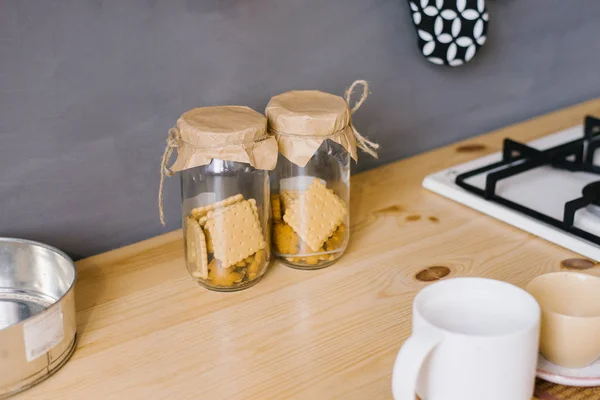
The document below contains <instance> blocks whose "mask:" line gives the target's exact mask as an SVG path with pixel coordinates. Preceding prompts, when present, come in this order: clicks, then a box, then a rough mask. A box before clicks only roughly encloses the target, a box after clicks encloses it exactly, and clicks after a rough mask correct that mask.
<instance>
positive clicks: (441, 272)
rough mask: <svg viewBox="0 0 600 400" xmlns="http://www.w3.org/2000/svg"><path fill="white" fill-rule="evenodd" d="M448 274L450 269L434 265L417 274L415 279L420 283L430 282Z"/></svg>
mask: <svg viewBox="0 0 600 400" xmlns="http://www.w3.org/2000/svg"><path fill="white" fill-rule="evenodd" d="M449 274H450V268H448V267H443V266H439V265H436V266H434V267H429V268H425V269H424V270H421V271H419V272H417V274H416V275H415V278H417V280H419V281H421V282H432V281H437V280H438V279H442V278H443V277H445V276H448V275H449Z"/></svg>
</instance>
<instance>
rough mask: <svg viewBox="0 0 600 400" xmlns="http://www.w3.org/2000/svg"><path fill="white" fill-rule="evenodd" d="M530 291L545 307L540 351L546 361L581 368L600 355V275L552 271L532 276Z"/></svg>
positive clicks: (543, 308)
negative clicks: (533, 277)
mask: <svg viewBox="0 0 600 400" xmlns="http://www.w3.org/2000/svg"><path fill="white" fill-rule="evenodd" d="M527 291H528V292H529V293H531V294H532V295H533V297H535V299H536V300H537V301H538V303H539V304H540V307H541V308H542V333H541V337H540V351H541V352H542V355H543V356H544V357H545V358H546V359H547V360H549V361H550V362H552V363H554V364H556V365H559V366H562V367H567V368H580V367H585V366H586V365H589V364H591V363H593V362H594V361H596V360H597V359H598V358H600V278H598V277H595V276H593V275H588V274H582V273H578V272H553V273H549V274H544V275H540V276H538V277H537V278H535V279H533V280H532V281H531V282H529V284H528V285H527Z"/></svg>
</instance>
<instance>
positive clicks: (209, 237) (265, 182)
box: [181, 159, 271, 291]
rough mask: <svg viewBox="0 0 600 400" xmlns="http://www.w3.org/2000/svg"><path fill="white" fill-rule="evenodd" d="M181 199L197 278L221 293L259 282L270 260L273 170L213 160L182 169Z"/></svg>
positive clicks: (188, 260)
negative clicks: (270, 181) (270, 179)
mask: <svg viewBox="0 0 600 400" xmlns="http://www.w3.org/2000/svg"><path fill="white" fill-rule="evenodd" d="M181 197H182V204H183V206H182V214H183V215H182V220H183V229H184V232H185V234H184V240H185V256H186V257H185V258H186V263H187V268H188V270H189V272H190V274H191V276H192V277H193V278H194V279H196V280H197V281H198V283H199V284H201V285H202V286H204V287H206V288H209V289H213V290H219V291H232V290H239V289H244V288H247V287H249V286H252V285H253V284H255V283H256V282H257V281H258V280H259V279H260V278H261V277H262V276H263V275H264V274H265V272H266V271H267V267H268V265H269V260H270V250H269V245H268V243H270V240H269V235H270V229H271V221H270V218H269V215H270V212H269V211H270V210H269V177H268V172H267V171H264V170H259V169H256V168H253V167H252V166H250V165H248V164H245V163H239V162H235V161H224V160H218V159H213V160H212V162H211V163H210V164H208V165H204V166H199V167H195V168H191V169H187V170H185V171H182V173H181Z"/></svg>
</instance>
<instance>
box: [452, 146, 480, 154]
mask: <svg viewBox="0 0 600 400" xmlns="http://www.w3.org/2000/svg"><path fill="white" fill-rule="evenodd" d="M481 150H485V145H483V144H465V145H463V146H459V147H457V148H456V152H457V153H474V152H476V151H481Z"/></svg>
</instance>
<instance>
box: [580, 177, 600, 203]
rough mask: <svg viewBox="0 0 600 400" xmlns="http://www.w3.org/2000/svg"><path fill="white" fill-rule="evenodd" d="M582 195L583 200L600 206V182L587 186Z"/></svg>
mask: <svg viewBox="0 0 600 400" xmlns="http://www.w3.org/2000/svg"><path fill="white" fill-rule="evenodd" d="M581 193H582V194H583V198H584V199H586V200H587V201H589V204H594V205H596V206H600V181H596V182H592V183H589V184H587V185H585V187H584V188H583V190H582V191H581Z"/></svg>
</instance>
